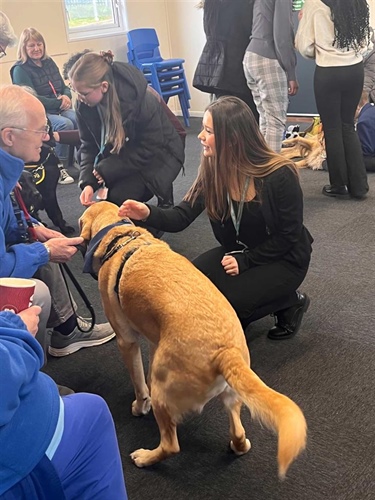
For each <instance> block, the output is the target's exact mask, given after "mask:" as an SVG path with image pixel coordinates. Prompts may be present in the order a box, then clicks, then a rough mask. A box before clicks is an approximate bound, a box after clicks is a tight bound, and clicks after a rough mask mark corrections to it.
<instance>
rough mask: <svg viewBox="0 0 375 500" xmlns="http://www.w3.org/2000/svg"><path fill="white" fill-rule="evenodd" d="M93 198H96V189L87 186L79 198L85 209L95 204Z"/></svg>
mask: <svg viewBox="0 0 375 500" xmlns="http://www.w3.org/2000/svg"><path fill="white" fill-rule="evenodd" d="M93 197H94V189H93V188H92V187H91V186H86V187H85V188H84V189H83V191H82V193H81V196H80V197H79V200H80V202H81V204H82V205H83V206H84V207H89V206H90V205H93V204H94V203H95V200H93Z"/></svg>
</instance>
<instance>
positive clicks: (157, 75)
mask: <svg viewBox="0 0 375 500" xmlns="http://www.w3.org/2000/svg"><path fill="white" fill-rule="evenodd" d="M128 61H129V63H130V64H132V65H133V66H136V67H137V68H138V69H140V70H141V71H142V72H143V74H144V75H145V77H146V80H147V82H148V84H149V85H150V86H151V87H152V88H153V89H154V90H156V92H158V93H159V94H160V95H161V96H162V98H163V99H164V101H165V102H166V103H167V102H168V100H169V98H170V97H173V96H178V98H179V101H180V106H181V111H182V115H183V117H184V122H185V125H186V126H187V127H189V126H190V123H189V118H190V115H189V108H190V102H189V101H190V92H189V88H188V84H187V81H186V78H185V71H184V67H183V63H184V62H185V60H184V59H163V58H162V57H161V55H160V51H159V39H158V35H157V34H156V31H155V30H154V29H153V28H139V29H134V30H131V31H128Z"/></svg>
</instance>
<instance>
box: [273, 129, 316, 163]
mask: <svg viewBox="0 0 375 500" xmlns="http://www.w3.org/2000/svg"><path fill="white" fill-rule="evenodd" d="M283 145H284V146H286V147H284V148H282V149H281V154H282V155H283V156H285V158H288V159H290V160H293V159H294V158H299V159H298V160H296V161H295V164H296V166H297V168H311V169H312V170H322V168H323V166H322V164H323V161H324V160H325V158H326V150H325V142H324V133H323V132H319V133H317V134H315V135H307V136H306V137H301V136H298V137H292V138H290V139H285V140H284V141H283Z"/></svg>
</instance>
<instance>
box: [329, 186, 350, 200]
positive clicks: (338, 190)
mask: <svg viewBox="0 0 375 500" xmlns="http://www.w3.org/2000/svg"><path fill="white" fill-rule="evenodd" d="M322 193H323V194H325V195H326V196H333V197H335V198H349V191H348V188H347V187H346V186H338V187H333V186H331V185H330V184H327V185H326V186H324V188H323V190H322Z"/></svg>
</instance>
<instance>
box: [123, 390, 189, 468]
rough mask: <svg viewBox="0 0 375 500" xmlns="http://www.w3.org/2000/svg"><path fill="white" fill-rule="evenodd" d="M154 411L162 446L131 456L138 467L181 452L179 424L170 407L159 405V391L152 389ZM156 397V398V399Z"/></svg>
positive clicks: (138, 451)
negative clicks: (178, 437)
mask: <svg viewBox="0 0 375 500" xmlns="http://www.w3.org/2000/svg"><path fill="white" fill-rule="evenodd" d="M152 391H153V396H152V402H153V403H152V410H153V413H154V416H155V419H156V421H157V423H158V426H159V430H160V444H159V446H158V447H157V448H155V449H153V450H145V449H143V448H140V449H139V450H136V451H134V452H133V453H131V454H130V457H131V459H132V460H133V462H134V463H135V465H136V466H137V467H147V466H149V465H152V464H155V463H157V462H160V461H161V460H164V459H165V458H168V457H170V456H171V455H174V454H176V453H178V452H179V451H180V445H179V444H178V439H177V424H176V422H175V420H174V419H173V418H172V416H171V414H170V411H169V409H168V407H167V406H166V405H165V404H159V403H158V389H156V388H155V385H154V386H153V388H152ZM155 396H156V397H155Z"/></svg>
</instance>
